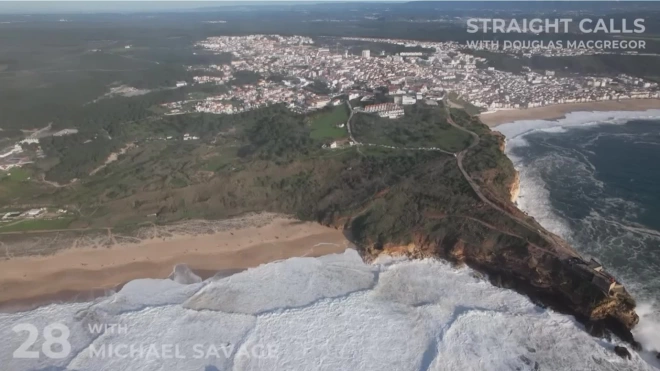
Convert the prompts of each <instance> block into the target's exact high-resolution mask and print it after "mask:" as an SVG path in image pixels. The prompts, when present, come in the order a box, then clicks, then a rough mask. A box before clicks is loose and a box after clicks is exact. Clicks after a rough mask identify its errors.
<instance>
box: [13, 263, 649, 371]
mask: <svg viewBox="0 0 660 371" xmlns="http://www.w3.org/2000/svg"><path fill="white" fill-rule="evenodd" d="M234 284H235V285H234ZM230 287H235V289H234V290H229V289H228V288H230ZM271 301H272V303H273V304H269V303H271ZM184 303H185V304H184ZM199 303H205V304H207V305H204V306H200V307H199V308H197V309H191V307H195V306H194V305H192V304H199ZM232 303H234V304H232ZM239 304H240V305H239ZM124 305H125V306H126V307H124V308H122V306H124ZM228 312H232V313H228ZM236 312H242V313H236ZM51 322H61V323H63V324H66V325H67V326H69V328H71V338H70V339H69V340H70V341H71V343H72V350H73V351H72V353H71V355H70V356H68V357H66V358H64V359H61V360H50V359H46V358H44V357H43V355H42V357H41V359H39V360H30V359H28V360H25V359H22V360H19V359H14V358H12V352H13V351H14V350H15V349H16V348H17V347H18V346H19V344H20V343H21V342H22V341H24V340H25V338H26V336H25V334H22V335H16V334H14V333H13V332H12V331H11V328H12V327H13V326H14V325H15V324H17V323H33V324H35V325H36V326H37V327H38V328H43V326H44V325H46V324H47V323H51ZM90 322H91V323H113V324H118V325H119V326H120V328H125V331H124V332H121V331H119V332H112V331H105V332H103V333H101V334H92V333H90V331H89V326H88V323H90ZM124 326H125V327H124ZM0 335H2V336H3V339H6V341H5V342H4V343H0V357H2V358H1V359H2V360H3V361H6V362H4V363H3V367H2V370H3V371H4V370H8V371H22V370H35V369H36V370H39V369H49V368H47V367H52V368H50V369H56V370H90V371H103V370H108V371H109V370H113V371H114V370H127V371H130V370H141V371H150V370H205V371H211V370H214V371H215V370H218V371H224V370H236V371H238V370H255V371H256V370H259V371H268V370H273V371H275V370H278V371H279V370H332V371H336V370H361V371H369V370H378V371H382V370H397V371H405V370H622V369H627V370H651V369H653V368H652V367H651V366H650V365H649V364H648V363H647V362H645V361H644V360H643V359H642V358H641V357H640V356H639V355H638V354H637V353H633V359H632V360H631V361H625V360H623V359H621V358H619V357H618V356H616V355H615V354H614V353H613V351H612V348H613V346H614V345H615V344H616V343H618V342H617V341H616V340H615V342H614V343H610V342H606V341H603V340H600V339H596V338H593V337H591V336H589V335H588V334H587V333H586V332H585V331H584V329H583V328H582V327H581V326H580V325H579V324H577V323H576V322H575V320H574V319H573V318H572V317H570V316H566V315H560V314H557V313H555V312H553V311H549V310H545V309H542V308H540V307H537V306H535V305H534V304H532V303H531V302H530V301H529V300H528V299H527V298H526V297H524V296H522V295H519V294H517V293H515V292H514V291H510V290H505V289H500V288H496V287H493V286H492V285H491V284H490V283H488V282H487V281H485V280H484V279H481V278H479V275H477V274H475V273H474V272H473V271H471V270H470V269H468V268H460V269H456V268H452V267H451V266H449V265H448V264H445V263H442V262H439V261H434V260H422V261H407V260H401V259H379V260H378V263H377V264H374V265H367V264H364V263H362V261H361V259H360V257H359V256H358V254H357V253H356V252H355V251H353V250H349V251H347V252H346V253H344V254H337V255H329V256H326V257H322V258H294V259H289V260H285V261H281V262H275V263H271V264H267V265H263V266H261V267H258V268H255V269H251V270H248V271H246V272H242V273H240V274H236V275H234V276H231V277H227V278H224V279H220V280H215V281H214V280H213V279H211V280H209V281H207V282H203V283H199V284H192V285H183V284H180V283H177V282H174V281H171V280H138V281H134V282H131V283H129V284H127V285H126V286H125V287H124V288H123V289H122V290H121V291H120V292H119V293H117V294H115V295H113V296H111V297H108V298H105V299H102V300H99V301H97V302H95V303H84V304H61V305H50V306H47V307H43V308H39V309H37V310H33V311H29V312H23V313H16V314H0ZM42 343H43V341H42V340H38V341H37V344H36V345H35V346H34V347H33V349H41V344H42ZM122 344H124V345H133V346H135V347H136V351H135V353H134V354H133V356H128V357H120V356H117V355H114V356H113V355H112V354H113V353H112V351H109V350H108V349H109V346H110V345H112V346H114V347H115V349H117V348H116V347H120V346H121V345H122ZM137 345H142V346H143V347H144V348H142V349H143V350H144V349H149V347H150V346H152V345H153V346H155V348H154V352H151V351H149V350H147V351H143V352H142V353H140V352H139V349H138V348H137ZM165 345H171V346H174V347H175V349H176V351H172V349H170V350H169V351H168V352H166V351H165V348H164V346H165ZM219 348H220V349H222V350H221V351H218V349H219ZM209 349H215V351H213V352H211V351H209ZM100 350H105V351H106V354H105V357H102V356H101V354H100V353H99V352H100ZM121 354H124V353H121ZM121 354H120V355H121ZM177 355H178V358H177V357H176V356H177ZM647 358H648V357H647ZM650 362H653V360H652V359H651V360H650Z"/></svg>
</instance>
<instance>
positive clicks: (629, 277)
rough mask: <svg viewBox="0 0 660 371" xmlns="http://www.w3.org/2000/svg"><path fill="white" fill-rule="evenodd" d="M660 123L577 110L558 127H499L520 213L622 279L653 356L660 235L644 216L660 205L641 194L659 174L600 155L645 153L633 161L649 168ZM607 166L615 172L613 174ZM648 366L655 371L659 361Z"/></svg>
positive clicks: (658, 338) (536, 123)
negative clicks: (516, 174) (513, 170)
mask: <svg viewBox="0 0 660 371" xmlns="http://www.w3.org/2000/svg"><path fill="white" fill-rule="evenodd" d="M658 118H660V110H649V111H643V112H578V113H571V114H568V115H567V116H566V117H565V118H564V119H560V120H557V121H545V120H527V121H517V122H514V123H510V124H504V125H501V126H498V127H497V130H498V131H500V132H502V133H503V134H504V135H505V136H506V137H507V141H506V153H507V155H508V156H509V158H511V160H512V161H513V163H514V166H515V168H516V170H518V172H519V173H520V195H519V198H518V201H517V203H518V207H519V208H521V209H522V210H523V211H525V212H527V213H528V214H529V215H531V216H533V217H535V218H536V219H537V220H538V221H539V222H540V223H541V224H542V225H543V226H544V227H546V228H547V229H549V230H550V231H552V232H554V233H556V234H558V235H560V236H561V237H563V238H564V239H566V240H568V241H569V242H570V243H571V244H572V245H573V246H575V247H576V248H577V249H578V250H579V251H580V252H581V253H583V254H585V255H587V256H592V257H595V258H597V259H599V260H601V261H602V262H603V263H604V264H605V265H606V266H607V267H608V269H609V270H611V271H612V272H613V273H615V274H616V275H617V276H619V278H620V279H622V280H623V281H624V283H625V284H626V286H627V288H628V289H629V290H630V291H632V293H633V295H634V296H635V297H636V298H637V299H638V301H639V304H638V313H639V315H640V323H639V325H638V326H637V327H636V329H635V330H634V334H635V337H636V338H637V339H638V340H639V341H640V342H641V343H642V344H643V346H644V348H645V349H648V350H655V351H658V350H660V335H659V334H660V307H659V306H658V304H660V303H657V302H656V299H657V298H658V297H660V277H658V275H657V272H658V271H659V269H660V252H659V251H658V248H660V232H658V230H656V229H654V228H655V227H653V228H652V227H649V226H647V225H644V224H643V223H642V216H643V215H644V214H645V213H647V212H648V211H649V210H647V209H649V208H651V209H652V208H657V207H658V205H654V202H653V201H654V199H652V198H651V199H650V200H647V199H644V197H643V195H642V194H643V193H644V192H648V190H647V189H645V187H647V185H648V183H649V182H650V176H649V175H648V174H654V173H656V175H658V176H660V174H657V169H654V168H642V167H640V168H633V167H631V166H629V167H627V168H625V171H620V172H619V173H618V174H617V173H616V172H617V169H616V168H614V166H615V164H609V163H607V160H603V159H602V158H601V157H600V156H603V153H606V152H610V153H611V152H614V153H617V152H619V153H630V152H633V151H642V150H644V151H647V152H639V153H635V154H633V155H629V156H631V157H634V156H635V155H636V156H638V157H637V158H636V160H637V161H634V162H638V163H639V162H641V163H643V162H644V161H640V158H641V159H642V160H643V159H646V158H649V157H648V154H649V153H654V152H649V151H657V149H656V148H651V147H650V146H657V145H658V144H659V143H660V140H658V138H660V134H658V133H660V130H658V126H657V123H655V122H654V123H650V121H657V120H658ZM630 123H637V124H638V125H642V126H643V125H646V124H647V123H648V124H649V127H651V125H655V126H653V127H654V129H651V130H650V131H649V130H648V127H645V128H643V129H642V128H636V127H630V128H627V126H629V125H626V124H630ZM640 145H647V146H649V147H647V148H642V147H640ZM607 146H609V147H607ZM640 148H641V149H640ZM654 157H657V156H654ZM654 157H651V158H654ZM595 163H597V164H595ZM604 165H605V166H604ZM618 165H621V164H618ZM648 165H651V166H654V165H653V164H648ZM607 167H612V169H613V170H610V172H614V173H615V174H613V175H612V174H609V175H608V174H607V171H606V170H607V169H606V168H607ZM640 174H643V175H640ZM628 178H629V179H628ZM638 179H639V181H638V182H637V183H634V182H635V181H636V180H638ZM626 183H627V184H626ZM630 184H634V186H631V185H630ZM622 190H623V191H622ZM635 193H638V194H635ZM646 356H647V357H646V358H649V357H648V354H646ZM652 358H654V357H652ZM650 362H651V363H653V364H655V365H656V367H657V363H655V362H657V361H655V360H653V359H652V360H651V361H650Z"/></svg>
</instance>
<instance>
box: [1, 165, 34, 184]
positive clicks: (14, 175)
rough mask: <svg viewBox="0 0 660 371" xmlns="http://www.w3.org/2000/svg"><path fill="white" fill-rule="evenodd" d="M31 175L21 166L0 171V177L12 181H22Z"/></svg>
mask: <svg viewBox="0 0 660 371" xmlns="http://www.w3.org/2000/svg"><path fill="white" fill-rule="evenodd" d="M30 176H31V174H30V172H29V171H28V170H25V169H21V168H18V167H16V168H13V169H10V170H8V171H3V172H0V179H2V180H11V181H13V182H24V181H26V180H28V178H29V177H30Z"/></svg>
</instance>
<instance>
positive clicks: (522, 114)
mask: <svg viewBox="0 0 660 371" xmlns="http://www.w3.org/2000/svg"><path fill="white" fill-rule="evenodd" d="M649 109H660V99H626V100H620V101H603V102H589V103H567V104H554V105H550V106H544V107H535V108H526V109H512V110H502V111H497V112H492V113H485V114H483V113H482V114H481V115H479V119H481V122H483V123H484V124H486V125H488V126H490V127H495V126H497V125H501V124H506V123H510V122H514V121H519V120H557V119H561V118H563V117H565V115H566V114H567V113H570V112H591V111H645V110H649Z"/></svg>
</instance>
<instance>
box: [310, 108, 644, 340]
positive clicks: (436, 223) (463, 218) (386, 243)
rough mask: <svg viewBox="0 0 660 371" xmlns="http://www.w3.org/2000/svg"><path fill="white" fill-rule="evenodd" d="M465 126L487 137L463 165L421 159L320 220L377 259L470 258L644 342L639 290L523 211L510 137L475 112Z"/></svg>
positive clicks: (548, 300)
mask: <svg viewBox="0 0 660 371" xmlns="http://www.w3.org/2000/svg"><path fill="white" fill-rule="evenodd" d="M459 114H460V113H459ZM457 121H458V120H457ZM461 124H462V126H463V127H465V128H466V129H467V130H470V131H471V132H473V133H479V134H478V140H476V141H475V142H473V144H472V145H471V146H470V147H469V148H467V149H466V150H464V151H463V152H461V153H460V154H459V155H458V156H457V160H458V163H457V162H456V161H454V159H448V158H443V157H440V156H429V157H428V158H424V159H421V158H417V160H416V161H415V165H414V166H412V167H411V168H409V169H407V170H405V171H404V172H403V174H402V176H400V177H399V178H397V181H396V182H394V183H393V184H389V185H388V186H387V187H381V189H380V191H379V192H375V193H373V194H372V196H371V197H370V198H368V200H366V201H365V202H362V203H361V204H360V207H359V208H357V209H353V210H352V211H351V212H350V213H343V214H342V215H341V217H336V216H338V215H337V214H336V213H335V216H334V217H333V216H331V215H328V214H325V213H321V217H320V218H319V219H320V220H321V221H322V222H323V223H325V224H330V225H335V226H336V227H338V228H345V229H347V230H350V231H351V234H352V236H353V238H354V240H355V242H356V244H357V246H358V247H359V248H360V249H361V251H362V254H363V256H364V257H365V259H367V260H371V259H374V258H375V257H377V256H378V255H380V254H389V255H405V256H407V257H410V258H427V257H434V258H441V259H445V260H448V261H451V262H455V263H458V264H467V265H469V266H470V267H472V268H474V269H476V270H478V271H481V272H483V273H486V274H487V275H488V276H489V278H490V280H491V282H492V283H493V284H495V285H497V286H501V287H505V288H510V289H514V290H516V291H518V292H520V293H523V294H525V295H528V296H529V297H530V298H532V299H533V300H534V301H535V302H537V303H538V304H539V305H542V306H549V307H552V308H554V309H556V310H559V311H562V312H565V313H570V314H573V315H575V316H576V318H578V319H579V320H581V321H583V322H585V323H587V324H589V329H593V328H607V329H609V330H611V331H613V332H615V333H616V334H618V335H619V336H620V337H622V338H624V339H626V340H629V341H631V342H632V341H634V339H633V337H632V335H631V333H630V329H632V328H633V327H634V326H635V325H636V324H637V323H638V321H639V317H638V316H637V314H636V313H635V301H634V299H633V298H632V297H631V295H630V294H629V293H628V292H627V291H626V290H625V288H623V286H621V285H620V284H619V283H618V282H617V281H616V278H615V277H612V276H611V275H609V274H608V273H607V272H606V270H605V269H604V268H603V267H600V266H599V265H598V264H597V263H596V262H591V261H586V260H585V259H583V258H582V257H581V256H580V255H579V253H578V252H577V251H575V250H574V249H573V248H572V247H571V246H569V244H568V243H567V242H566V241H564V240H562V239H561V238H560V237H559V236H556V235H554V234H552V233H550V232H549V231H547V230H545V229H544V228H543V227H542V226H541V225H539V224H538V223H537V222H536V221H535V220H534V219H533V218H531V217H529V216H527V215H526V214H525V213H523V212H522V211H520V210H519V209H517V207H516V206H515V205H514V202H515V200H516V198H517V196H518V193H519V191H520V178H519V174H518V173H517V172H516V171H515V169H513V165H512V163H511V161H510V160H509V159H508V158H507V157H506V156H505V155H504V153H503V150H504V138H503V137H502V136H501V135H500V134H499V133H493V132H491V131H490V130H488V129H484V127H483V125H482V124H481V123H480V122H479V121H478V120H477V119H474V118H466V117H462V119H461ZM475 135H477V134H475ZM348 192H349V193H351V192H353V191H352V190H349V191H348ZM321 202H322V203H323V202H324V200H323V199H322V201H321ZM592 333H594V332H592ZM594 334H597V335H598V334H601V335H602V333H594Z"/></svg>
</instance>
